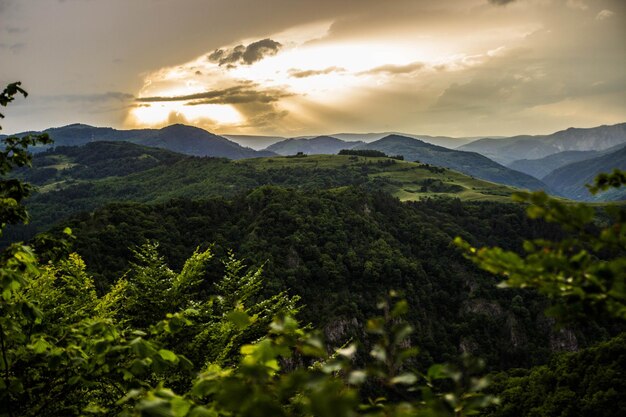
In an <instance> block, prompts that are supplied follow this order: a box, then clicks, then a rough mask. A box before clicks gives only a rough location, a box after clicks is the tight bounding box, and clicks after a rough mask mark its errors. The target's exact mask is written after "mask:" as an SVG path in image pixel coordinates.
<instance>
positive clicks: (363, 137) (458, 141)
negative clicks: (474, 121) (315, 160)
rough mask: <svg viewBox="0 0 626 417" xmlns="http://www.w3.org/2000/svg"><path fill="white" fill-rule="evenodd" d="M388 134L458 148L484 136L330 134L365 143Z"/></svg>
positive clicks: (396, 133)
mask: <svg viewBox="0 0 626 417" xmlns="http://www.w3.org/2000/svg"><path fill="white" fill-rule="evenodd" d="M389 135H397V136H406V137H409V138H414V139H419V140H421V141H423V142H426V143H432V144H433V145H438V146H443V147H445V148H450V149H454V148H458V147H459V146H461V145H465V144H467V143H470V142H472V141H474V140H476V139H482V138H484V136H481V137H479V138H452V137H448V136H428V135H415V134H412V133H402V132H374V133H333V134H331V135H328V136H331V137H333V138H337V139H341V140H343V141H346V142H358V141H363V142H365V143H370V142H374V141H376V140H379V139H382V138H384V137H387V136H389ZM313 137H314V136H299V137H296V138H294V139H312V138H313Z"/></svg>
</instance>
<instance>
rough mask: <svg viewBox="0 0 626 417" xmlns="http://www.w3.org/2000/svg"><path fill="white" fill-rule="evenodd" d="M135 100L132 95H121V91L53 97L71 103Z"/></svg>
mask: <svg viewBox="0 0 626 417" xmlns="http://www.w3.org/2000/svg"><path fill="white" fill-rule="evenodd" d="M134 98H135V96H134V95H132V94H128V93H121V92H119V91H109V92H107V93H98V94H70V95H62V96H56V97H52V99H54V100H63V101H66V102H70V103H76V102H84V103H104V102H108V101H131V100H133V99H134Z"/></svg>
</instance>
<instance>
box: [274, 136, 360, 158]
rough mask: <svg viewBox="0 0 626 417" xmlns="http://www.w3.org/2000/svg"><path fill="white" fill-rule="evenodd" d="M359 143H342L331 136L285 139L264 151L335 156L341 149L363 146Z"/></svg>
mask: <svg viewBox="0 0 626 417" xmlns="http://www.w3.org/2000/svg"><path fill="white" fill-rule="evenodd" d="M364 143H365V142H361V141H351V142H348V141H343V140H341V139H337V138H334V137H331V136H317V137H314V138H311V139H304V138H302V139H286V140H284V141H282V142H278V143H275V144H273V145H270V146H268V147H267V148H266V149H265V150H267V151H271V152H274V153H277V154H279V155H295V154H297V153H298V152H302V153H304V154H307V155H316V154H330V155H332V154H336V153H339V151H340V150H342V149H352V148H354V147H355V146H359V145H363V144H364Z"/></svg>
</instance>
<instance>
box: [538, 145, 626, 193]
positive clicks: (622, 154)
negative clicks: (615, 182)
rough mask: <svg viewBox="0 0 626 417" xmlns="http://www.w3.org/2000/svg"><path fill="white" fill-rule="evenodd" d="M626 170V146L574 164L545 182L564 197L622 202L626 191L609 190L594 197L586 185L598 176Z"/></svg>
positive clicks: (557, 170) (549, 176)
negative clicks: (614, 170)
mask: <svg viewBox="0 0 626 417" xmlns="http://www.w3.org/2000/svg"><path fill="white" fill-rule="evenodd" d="M615 168H617V169H621V170H626V145H624V146H622V147H620V149H618V150H617V151H614V152H611V153H608V154H606V155H602V156H599V157H597V158H592V159H587V160H584V161H580V162H574V163H571V164H568V165H565V166H563V167H561V168H558V169H556V170H554V171H552V172H551V173H550V174H549V175H548V176H546V177H545V178H544V179H543V180H544V182H545V183H546V184H548V186H550V187H551V188H552V189H553V190H555V191H556V192H557V193H558V194H560V195H562V196H563V197H567V198H572V199H575V200H583V201H621V200H626V190H624V189H623V188H621V189H619V190H609V191H606V192H604V193H600V194H597V195H595V196H592V195H591V194H590V193H589V190H587V188H586V187H585V184H589V183H591V182H593V179H594V178H595V177H596V175H598V174H600V173H602V172H606V173H610V172H611V171H613V169H615Z"/></svg>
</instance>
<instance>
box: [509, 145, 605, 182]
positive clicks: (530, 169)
mask: <svg viewBox="0 0 626 417" xmlns="http://www.w3.org/2000/svg"><path fill="white" fill-rule="evenodd" d="M598 155H599V152H598V151H563V152H559V153H555V154H552V155H548V156H546V157H544V158H539V159H520V160H518V161H514V162H513V163H511V164H509V165H508V167H509V168H511V169H514V170H516V171H520V172H524V173H526V174H528V175H532V176H533V177H535V178H539V179H542V178H543V177H545V176H546V175H548V174H549V173H551V172H552V171H554V170H555V169H558V168H560V167H562V166H565V165H567V164H571V163H573V162H578V161H584V160H585V159H590V158H594V157H596V156H598Z"/></svg>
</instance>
